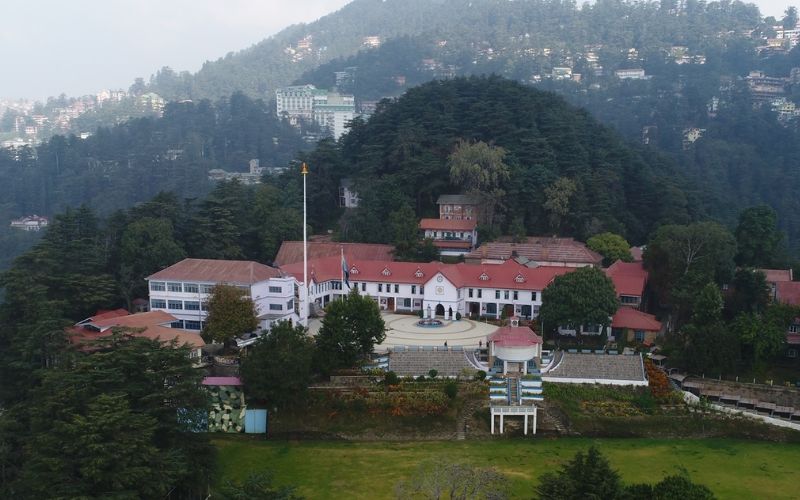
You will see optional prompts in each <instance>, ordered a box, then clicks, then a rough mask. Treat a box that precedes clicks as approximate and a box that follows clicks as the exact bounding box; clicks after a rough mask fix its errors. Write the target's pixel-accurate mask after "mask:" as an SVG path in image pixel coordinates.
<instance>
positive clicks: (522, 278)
mask: <svg viewBox="0 0 800 500" xmlns="http://www.w3.org/2000/svg"><path fill="white" fill-rule="evenodd" d="M514 281H516V282H517V283H525V276H523V275H521V274H518V275H517V276H516V277H515V278H514Z"/></svg>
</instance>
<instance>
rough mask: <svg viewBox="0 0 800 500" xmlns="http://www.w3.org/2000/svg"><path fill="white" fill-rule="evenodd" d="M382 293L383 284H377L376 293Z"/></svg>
mask: <svg viewBox="0 0 800 500" xmlns="http://www.w3.org/2000/svg"><path fill="white" fill-rule="evenodd" d="M382 291H383V283H378V293H381V292H382Z"/></svg>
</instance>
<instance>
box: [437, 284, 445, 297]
mask: <svg viewBox="0 0 800 500" xmlns="http://www.w3.org/2000/svg"><path fill="white" fill-rule="evenodd" d="M436 295H444V287H443V286H437V287H436Z"/></svg>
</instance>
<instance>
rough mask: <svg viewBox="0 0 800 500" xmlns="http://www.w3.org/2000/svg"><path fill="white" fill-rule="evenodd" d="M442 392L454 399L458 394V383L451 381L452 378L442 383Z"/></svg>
mask: <svg viewBox="0 0 800 500" xmlns="http://www.w3.org/2000/svg"><path fill="white" fill-rule="evenodd" d="M443 390H444V394H445V395H446V396H447V397H448V398H450V399H455V397H456V396H457V395H458V384H457V383H455V382H453V381H452V380H451V381H449V382H447V383H446V384H444V389H443Z"/></svg>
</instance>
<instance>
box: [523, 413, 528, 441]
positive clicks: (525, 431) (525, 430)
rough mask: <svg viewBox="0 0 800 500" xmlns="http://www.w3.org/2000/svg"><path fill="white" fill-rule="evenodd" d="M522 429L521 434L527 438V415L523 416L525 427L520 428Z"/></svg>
mask: <svg viewBox="0 0 800 500" xmlns="http://www.w3.org/2000/svg"><path fill="white" fill-rule="evenodd" d="M522 429H523V431H522V433H523V434H524V435H526V436H527V435H528V414H527V413H526V414H525V425H523V426H522Z"/></svg>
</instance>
